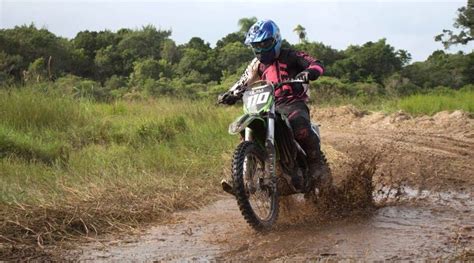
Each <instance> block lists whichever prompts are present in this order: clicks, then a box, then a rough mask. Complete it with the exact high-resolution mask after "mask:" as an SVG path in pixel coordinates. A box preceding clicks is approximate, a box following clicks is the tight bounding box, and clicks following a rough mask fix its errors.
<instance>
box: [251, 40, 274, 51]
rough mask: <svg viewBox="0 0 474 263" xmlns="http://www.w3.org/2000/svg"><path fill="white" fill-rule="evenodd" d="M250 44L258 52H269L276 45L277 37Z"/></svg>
mask: <svg viewBox="0 0 474 263" xmlns="http://www.w3.org/2000/svg"><path fill="white" fill-rule="evenodd" d="M250 45H251V46H252V48H253V50H254V51H255V52H256V53H261V52H267V51H270V50H271V49H272V48H273V46H275V39H274V38H268V39H265V40H263V41H261V42H254V43H250Z"/></svg>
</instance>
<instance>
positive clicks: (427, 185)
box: [69, 108, 474, 261]
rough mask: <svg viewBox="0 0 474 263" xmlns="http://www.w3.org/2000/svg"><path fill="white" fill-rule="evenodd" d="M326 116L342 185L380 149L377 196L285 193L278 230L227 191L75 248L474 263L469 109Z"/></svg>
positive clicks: (139, 257) (155, 254)
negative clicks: (340, 200) (343, 199)
mask: <svg viewBox="0 0 474 263" xmlns="http://www.w3.org/2000/svg"><path fill="white" fill-rule="evenodd" d="M312 116H316V118H317V119H318V120H319V121H320V123H321V124H322V127H321V130H322V136H323V140H324V142H326V145H327V147H326V149H325V151H326V152H327V153H328V152H329V154H328V159H329V161H330V163H331V165H332V166H333V167H332V168H333V170H334V172H335V176H336V178H335V181H336V183H341V182H342V181H344V178H345V177H347V175H350V174H351V168H352V167H351V165H350V162H349V161H347V160H348V159H357V158H358V157H359V156H364V155H370V154H375V153H378V154H379V155H380V158H379V159H378V161H377V162H378V163H377V168H378V169H377V170H376V173H375V174H374V175H373V178H371V179H373V184H374V186H375V187H376V189H378V190H379V191H375V192H374V194H373V200H374V204H375V205H373V206H370V207H369V208H364V209H361V210H357V209H355V211H351V213H341V214H339V215H338V214H337V213H335V214H334V213H332V215H331V216H329V217H328V216H323V215H321V214H319V213H320V212H321V211H315V210H314V209H313V208H312V207H311V204H307V203H305V202H304V200H303V199H302V198H300V197H298V196H293V197H290V198H285V199H284V201H283V202H282V211H281V215H280V218H279V220H278V223H277V225H276V228H275V229H274V230H273V231H271V232H270V233H268V234H264V235H262V234H257V233H255V232H254V231H253V230H252V229H251V228H250V227H249V226H248V225H247V224H246V222H245V221H244V220H243V218H242V216H241V215H240V212H239V210H238V208H237V204H236V201H235V200H234V198H233V197H231V196H222V197H220V199H219V201H217V202H215V203H213V204H211V205H209V206H207V207H205V208H203V209H201V210H197V211H187V212H182V213H178V214H176V220H175V222H172V223H169V224H165V225H158V226H155V227H153V228H151V229H148V230H147V231H145V232H144V233H142V234H141V235H134V236H127V237H120V238H117V237H114V238H108V239H107V240H105V241H103V242H98V241H96V242H92V243H89V244H87V245H85V246H83V247H81V248H80V249H79V250H75V251H73V252H71V254H70V257H69V258H72V259H74V260H76V259H78V260H80V261H88V260H93V261H124V260H125V261H214V260H217V261H220V260H237V261H241V260H242V261H244V260H245V261H262V260H263V261H304V260H311V259H334V260H340V259H356V260H368V261H371V260H422V259H454V260H466V261H474V196H473V195H474V161H473V160H474V122H473V120H472V118H470V117H466V116H464V115H462V114H459V113H452V114H448V113H442V114H439V115H436V116H434V117H429V118H428V117H426V118H424V117H423V118H410V117H407V116H404V115H402V114H398V115H392V116H384V115H380V114H364V113H361V112H357V111H355V110H354V109H352V108H338V109H330V110H320V111H313V112H312Z"/></svg>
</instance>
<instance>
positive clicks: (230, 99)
mask: <svg viewBox="0 0 474 263" xmlns="http://www.w3.org/2000/svg"><path fill="white" fill-rule="evenodd" d="M237 100H239V98H238V97H237V96H234V95H233V94H232V93H231V92H230V91H228V92H225V93H222V94H221V95H219V96H218V97H217V103H219V104H227V105H234V104H235V103H236V102H237Z"/></svg>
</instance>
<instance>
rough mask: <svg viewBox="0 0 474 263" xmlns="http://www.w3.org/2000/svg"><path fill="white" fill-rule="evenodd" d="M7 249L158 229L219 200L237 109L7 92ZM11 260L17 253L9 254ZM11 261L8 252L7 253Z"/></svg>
mask: <svg viewBox="0 0 474 263" xmlns="http://www.w3.org/2000/svg"><path fill="white" fill-rule="evenodd" d="M0 112H1V113H2V114H0V185H1V187H0V215H1V218H2V219H1V221H0V240H2V241H1V242H2V243H3V245H1V244H0V250H2V249H3V251H4V253H7V252H8V251H10V252H11V251H12V250H11V249H12V248H13V247H18V246H22V245H25V244H26V245H34V246H44V245H48V244H55V243H56V242H57V241H60V240H63V239H68V238H74V237H76V236H78V235H96V234H101V233H105V232H109V231H113V230H117V229H129V228H131V227H135V226H138V225H140V224H144V223H146V222H152V221H156V220H159V219H162V218H166V217H167V216H169V214H170V212H173V211H176V210H179V209H185V208H193V207H197V206H200V205H202V204H204V203H206V202H207V201H209V200H210V199H212V198H213V195H212V193H219V192H218V191H217V190H218V186H219V183H218V182H219V180H220V178H221V177H222V176H223V174H224V170H225V169H226V168H227V166H228V164H229V162H228V159H230V154H231V150H232V148H233V146H234V145H235V144H236V143H237V142H238V138H236V137H233V136H230V135H228V134H227V127H228V124H229V123H230V122H231V121H232V120H233V119H234V118H235V116H237V115H238V114H240V110H239V109H238V108H237V107H216V106H214V105H213V103H211V102H209V101H204V100H202V101H191V100H180V99H170V98H163V99H157V100H150V101H142V102H126V101H118V102H115V103H111V104H101V103H93V102H89V101H76V100H70V99H68V98H64V97H62V96H60V95H59V94H54V93H51V94H49V93H44V92H39V91H35V90H31V89H25V90H11V91H5V90H2V91H0ZM5 251H7V252H5ZM0 258H1V253H0Z"/></svg>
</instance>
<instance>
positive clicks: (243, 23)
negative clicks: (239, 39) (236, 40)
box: [238, 16, 257, 36]
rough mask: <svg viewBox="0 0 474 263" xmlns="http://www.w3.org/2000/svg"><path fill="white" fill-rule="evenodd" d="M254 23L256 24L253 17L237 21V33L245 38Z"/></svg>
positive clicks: (255, 19)
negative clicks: (238, 28) (238, 27)
mask: <svg viewBox="0 0 474 263" xmlns="http://www.w3.org/2000/svg"><path fill="white" fill-rule="evenodd" d="M255 23H257V18H256V17H254V16H253V17H247V18H241V19H239V22H238V24H239V26H240V30H239V33H240V34H241V35H244V36H245V35H246V34H247V32H248V31H249V29H250V27H251V26H252V25H253V24H255Z"/></svg>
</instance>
